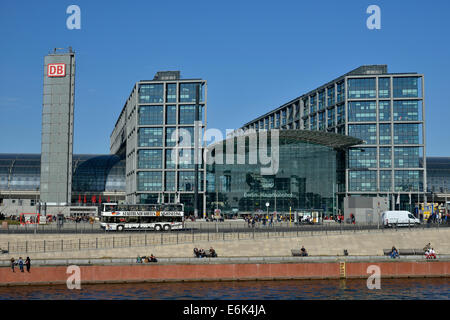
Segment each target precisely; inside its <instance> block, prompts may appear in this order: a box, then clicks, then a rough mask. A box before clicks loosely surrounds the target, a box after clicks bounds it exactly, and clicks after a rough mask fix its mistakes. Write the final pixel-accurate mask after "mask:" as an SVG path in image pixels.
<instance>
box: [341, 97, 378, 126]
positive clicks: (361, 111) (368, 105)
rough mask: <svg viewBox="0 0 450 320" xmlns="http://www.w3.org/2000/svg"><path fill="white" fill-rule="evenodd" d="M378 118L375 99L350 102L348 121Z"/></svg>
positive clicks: (374, 119)
mask: <svg viewBox="0 0 450 320" xmlns="http://www.w3.org/2000/svg"><path fill="white" fill-rule="evenodd" d="M376 120H377V106H376V102H375V101H355V102H349V103H348V121H353V122H364V121H376Z"/></svg>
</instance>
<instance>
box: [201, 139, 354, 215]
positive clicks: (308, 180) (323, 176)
mask: <svg viewBox="0 0 450 320" xmlns="http://www.w3.org/2000/svg"><path fill="white" fill-rule="evenodd" d="M294 132H296V131H295V130H284V131H280V138H279V157H278V159H279V170H278V172H276V173H274V174H271V175H263V174H261V165H260V164H249V163H248V159H249V157H250V155H249V148H246V154H245V157H246V159H247V161H246V163H245V164H226V161H225V156H224V159H223V160H224V161H223V163H224V164H217V163H215V164H212V165H208V167H207V172H208V177H209V178H208V179H207V190H208V191H209V192H208V195H207V197H208V201H207V203H208V204H210V207H208V212H212V211H213V210H214V209H215V205H214V203H215V201H216V198H217V197H218V198H219V202H220V203H221V206H220V209H221V210H222V212H225V213H231V212H233V210H238V211H239V212H240V213H242V214H245V213H253V212H258V211H259V210H261V211H262V212H266V210H267V208H266V206H265V203H266V202H269V204H270V206H269V212H270V213H272V212H273V211H277V212H278V213H286V212H289V207H291V209H292V211H293V212H294V211H296V210H300V209H316V210H323V211H324V212H325V213H326V214H332V213H333V210H334V209H335V207H336V204H337V198H336V192H337V190H338V188H339V187H340V188H342V186H343V184H345V180H344V179H342V178H340V176H341V175H342V173H343V172H341V171H340V170H342V168H345V163H344V161H345V156H344V155H343V152H342V151H337V150H335V149H333V148H332V147H329V146H326V145H321V144H318V143H317V142H316V143H313V142H309V141H308V140H307V139H304V138H303V139H302V138H301V137H300V136H299V137H296V136H295V135H294V134H293V133H294ZM283 133H287V135H286V136H284V135H283ZM321 134H324V135H325V134H327V133H321ZM333 137H334V136H333ZM246 141H247V143H248V139H247V140H246ZM235 142H236V141H235ZM223 149H224V150H225V143H224V145H223ZM236 152H237V151H236V148H235V155H236ZM257 153H258V152H257ZM215 156H216V157H219V155H217V154H215ZM317 159H320V161H317ZM258 163H259V160H258ZM213 177H214V178H213ZM222 203H223V205H222Z"/></svg>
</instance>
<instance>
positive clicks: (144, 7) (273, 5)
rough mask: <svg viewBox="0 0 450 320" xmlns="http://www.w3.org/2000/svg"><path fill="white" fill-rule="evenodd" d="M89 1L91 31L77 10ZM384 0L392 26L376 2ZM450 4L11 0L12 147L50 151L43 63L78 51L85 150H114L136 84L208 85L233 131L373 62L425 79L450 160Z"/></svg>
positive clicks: (4, 91)
mask: <svg viewBox="0 0 450 320" xmlns="http://www.w3.org/2000/svg"><path fill="white" fill-rule="evenodd" d="M71 4H76V5H78V6H79V7H80V8H81V30H68V29H67V27H66V19H67V18H68V16H69V15H68V14H67V13H66V9H67V7H68V6H69V5H71ZM371 4H376V5H378V6H379V7H380V8H381V30H369V29H367V27H366V20H367V18H368V16H369V14H367V13H366V9H367V7H368V6H369V5H371ZM449 12H450V2H449V1H444V0H442V1H428V2H427V1H412V0H409V1H403V0H397V1H375V0H371V1H361V0H359V1H356V0H355V1H332V0H327V1H303V0H302V1H300V0H296V1H283V0H278V1H261V0H260V1H243V0H241V1H234V0H233V1H211V0H209V1H205V0H196V1H181V0H180V1H178V0H173V1H170V2H169V1H153V0H151V1H148V0H147V1H120V2H119V1H92V0H91V1H78V0H72V1H61V0H60V1H20V2H19V1H2V2H1V3H0V41H1V50H0V110H1V113H0V132H1V133H0V153H15V152H17V153H19V152H20V153H39V152H40V143H41V117H42V115H41V110H42V82H43V59H44V56H45V55H46V54H47V53H48V52H49V51H50V50H52V48H54V47H68V46H72V47H73V49H74V50H75V52H76V62H77V66H76V71H77V74H76V85H75V91H76V93H75V135H74V153H109V136H110V134H111V131H112V129H113V126H114V124H115V121H116V120H117V117H118V115H119V114H120V111H121V110H122V107H123V105H124V103H125V101H126V99H127V98H128V95H129V93H130V91H131V89H132V86H133V84H134V83H135V82H136V81H138V80H144V79H153V76H154V74H155V73H156V72H157V71H159V70H180V71H181V74H182V77H184V78H203V79H206V80H207V81H208V127H210V128H218V129H220V130H222V131H223V132H225V129H227V128H230V129H231V128H237V127H240V126H241V125H242V124H244V123H245V122H248V121H250V120H252V119H253V118H255V117H257V116H259V115H261V114H263V113H266V112H267V111H269V110H271V109H273V108H276V107H278V106H279V105H281V104H282V103H284V102H287V101H288V100H290V99H293V98H295V97H297V96H299V95H301V94H303V93H305V92H307V91H309V90H311V89H314V88H316V87H318V86H320V85H321V84H323V83H325V82H327V81H329V80H332V79H334V78H336V77H338V76H340V75H342V74H344V73H346V72H348V71H350V70H352V69H354V68H356V67H358V66H360V65H363V64H387V65H388V68H389V69H388V70H389V72H410V71H412V72H418V73H423V74H424V75H425V98H426V108H427V109H426V123H427V132H426V135H427V138H426V139H427V155H428V156H450V129H449V127H448V125H449V119H450V103H449V101H450V90H449V80H448V79H449V76H448V74H450V59H449V58H450V37H449V35H450V24H449V23H448V22H447V20H448V15H449Z"/></svg>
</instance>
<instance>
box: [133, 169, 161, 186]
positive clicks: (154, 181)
mask: <svg viewBox="0 0 450 320" xmlns="http://www.w3.org/2000/svg"><path fill="white" fill-rule="evenodd" d="M137 188H138V191H161V190H162V174H161V172H157V171H156V172H155V171H144V172H143V171H141V172H138V174H137Z"/></svg>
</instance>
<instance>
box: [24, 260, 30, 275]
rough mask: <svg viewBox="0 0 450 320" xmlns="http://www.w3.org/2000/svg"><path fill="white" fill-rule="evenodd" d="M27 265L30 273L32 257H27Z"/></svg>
mask: <svg viewBox="0 0 450 320" xmlns="http://www.w3.org/2000/svg"><path fill="white" fill-rule="evenodd" d="M25 265H26V267H27V272H30V269H31V259H30V257H27V259H26V260H25Z"/></svg>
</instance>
